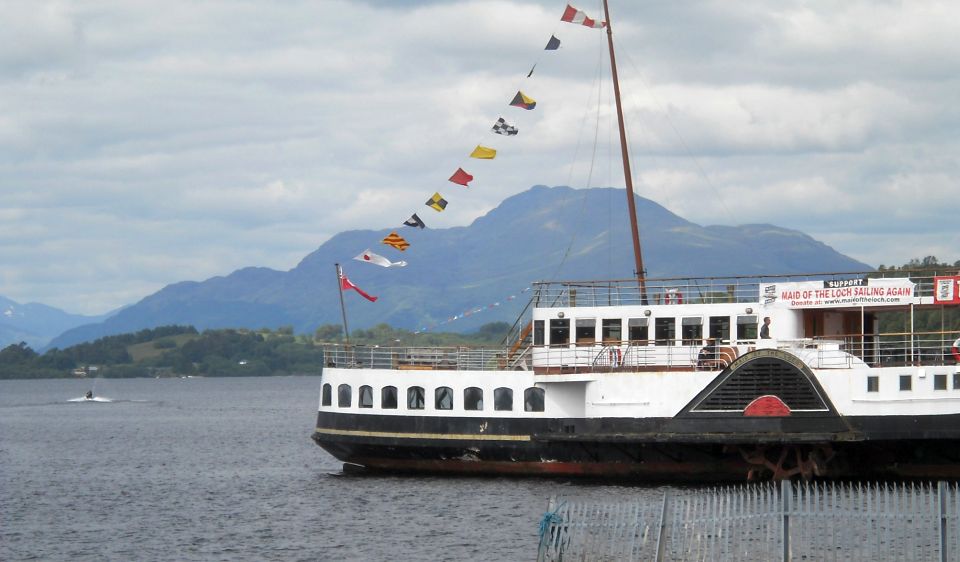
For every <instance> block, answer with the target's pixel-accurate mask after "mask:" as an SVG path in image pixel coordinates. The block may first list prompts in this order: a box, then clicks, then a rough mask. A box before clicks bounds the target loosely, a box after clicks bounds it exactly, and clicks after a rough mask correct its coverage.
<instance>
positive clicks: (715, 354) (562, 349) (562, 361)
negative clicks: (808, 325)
mask: <svg viewBox="0 0 960 562" xmlns="http://www.w3.org/2000/svg"><path fill="white" fill-rule="evenodd" d="M738 343H739V344H740V345H736V344H730V343H729V342H719V343H716V342H712V341H711V340H704V339H696V340H677V341H667V340H664V341H647V340H641V341H606V342H591V343H579V344H563V345H539V346H533V347H532V348H530V355H531V357H532V362H533V366H534V368H539V369H547V370H553V371H557V372H560V373H569V372H612V371H637V370H647V369H658V368H662V369H667V370H710V371H713V370H721V369H723V368H725V367H726V366H727V365H729V364H730V363H731V362H733V361H734V360H735V359H736V358H737V357H738V356H739V355H740V354H741V353H743V350H746V349H747V348H748V347H749V344H751V343H752V340H751V341H747V340H744V341H741V342H738ZM741 348H742V349H741Z"/></svg>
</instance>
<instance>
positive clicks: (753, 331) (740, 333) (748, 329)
mask: <svg viewBox="0 0 960 562" xmlns="http://www.w3.org/2000/svg"><path fill="white" fill-rule="evenodd" d="M737 339H738V340H755V339H757V315H756V314H741V315H740V316H737Z"/></svg>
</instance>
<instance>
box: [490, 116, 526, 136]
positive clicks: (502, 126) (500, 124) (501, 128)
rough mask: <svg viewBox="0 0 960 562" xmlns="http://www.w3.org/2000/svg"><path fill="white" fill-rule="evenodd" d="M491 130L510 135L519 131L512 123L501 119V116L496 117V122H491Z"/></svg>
mask: <svg viewBox="0 0 960 562" xmlns="http://www.w3.org/2000/svg"><path fill="white" fill-rule="evenodd" d="M493 132H494V133H497V134H498V135H506V136H511V135H515V134H517V133H519V132H520V131H518V130H517V128H516V127H514V126H513V125H507V122H506V121H504V120H503V117H501V118H499V119H497V122H496V123H494V124H493Z"/></svg>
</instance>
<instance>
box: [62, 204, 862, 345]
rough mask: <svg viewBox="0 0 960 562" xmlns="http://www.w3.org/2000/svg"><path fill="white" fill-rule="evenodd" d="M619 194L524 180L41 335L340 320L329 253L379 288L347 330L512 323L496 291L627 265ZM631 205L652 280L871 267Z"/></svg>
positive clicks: (771, 234) (765, 229)
mask: <svg viewBox="0 0 960 562" xmlns="http://www.w3.org/2000/svg"><path fill="white" fill-rule="evenodd" d="M623 194H624V192H623V190H622V189H613V188H592V189H583V190H575V189H572V188H569V187H564V186H559V187H546V186H534V187H532V188H530V189H528V190H526V191H523V192H521V193H518V194H516V195H513V196H511V197H508V198H507V199H505V200H504V201H503V202H502V203H501V204H500V205H499V206H497V207H496V208H494V209H492V210H491V211H490V212H488V213H486V214H485V215H483V216H480V217H478V218H476V219H475V220H474V221H473V222H471V224H470V225H468V226H458V227H451V228H445V229H430V228H428V229H424V230H418V229H411V228H405V227H404V228H403V230H400V231H399V232H400V233H401V234H402V235H403V236H405V237H407V238H408V240H409V241H410V242H411V246H410V248H409V249H407V251H405V252H403V253H402V254H401V253H400V252H396V251H395V250H393V249H391V248H388V247H386V246H382V245H380V244H379V241H380V240H381V239H382V238H383V237H384V236H386V235H387V234H388V233H389V232H391V231H392V230H397V229H396V228H393V229H379V230H349V231H343V232H340V233H337V234H335V235H334V236H332V237H331V238H330V239H328V240H327V241H326V242H324V243H323V244H321V245H320V246H319V247H318V248H317V249H316V250H314V251H312V252H310V253H309V254H307V255H306V256H304V258H303V259H302V260H300V262H299V263H298V264H297V265H296V266H295V267H293V268H292V269H290V270H288V271H277V270H273V269H269V268H263V267H245V268H241V269H238V270H236V271H233V272H231V273H229V274H227V275H223V276H216V277H211V278H210V279H207V280H205V281H183V282H179V283H173V284H171V285H168V286H166V287H164V288H163V289H161V290H160V291H158V292H156V293H154V294H152V295H150V296H148V297H145V298H144V299H142V300H141V301H140V302H138V303H136V304H134V305H131V306H130V307H127V308H126V309H124V310H122V311H120V312H119V313H118V314H116V315H114V316H113V317H111V318H109V319H107V320H106V321H104V322H102V323H99V324H93V325H88V326H80V327H77V328H74V329H72V330H69V331H67V332H65V333H64V334H62V335H61V336H59V337H58V338H56V339H54V341H53V342H51V344H50V345H51V347H65V346H67V345H72V344H74V343H79V342H81V341H89V340H92V339H96V338H97V337H102V336H104V335H111V334H117V333H123V332H128V331H135V330H140V329H143V328H148V327H152V326H159V325H164V324H192V325H194V326H196V327H197V328H198V329H201V330H202V329H206V328H224V327H236V328H241V327H246V328H260V327H277V326H281V325H291V326H293V327H294V329H295V330H296V331H297V332H300V333H303V332H310V331H313V330H314V329H315V328H316V327H318V326H320V325H323V324H339V323H341V317H340V316H341V315H340V310H339V301H338V296H337V288H336V280H335V270H334V263H341V264H343V266H344V268H345V270H346V274H347V276H348V277H349V278H350V279H351V280H352V281H353V282H355V283H356V284H357V285H358V286H360V287H362V288H363V289H364V290H365V291H367V292H368V293H371V294H374V295H377V296H379V300H378V302H377V303H368V302H366V301H364V300H362V299H359V298H355V297H356V295H352V292H347V293H345V294H344V298H345V299H346V300H347V302H346V306H347V309H348V321H349V322H350V327H351V328H352V329H354V328H368V327H370V326H373V325H375V324H378V323H381V322H385V323H388V324H390V325H392V326H395V327H398V328H407V329H416V328H421V327H424V326H431V325H434V324H437V323H440V322H444V321H445V320H447V319H448V318H450V317H452V316H454V315H458V314H460V313H462V312H463V311H465V310H472V309H474V308H476V307H487V305H489V304H492V303H497V302H499V303H500V306H496V307H493V308H492V309H486V308H485V310H486V312H485V313H483V314H477V315H475V316H472V317H471V318H468V319H465V320H463V321H458V323H457V326H456V328H457V330H470V329H474V328H476V327H477V326H479V325H480V324H482V323H485V322H492V321H496V320H507V321H512V320H513V319H515V317H516V314H517V313H518V312H519V311H520V310H521V308H522V306H523V304H525V303H523V302H519V301H520V300H521V299H517V300H516V301H509V302H508V301H507V300H506V299H507V297H508V296H509V295H514V294H517V293H518V292H520V291H521V290H523V289H524V288H526V287H529V286H530V283H532V282H534V281H538V280H550V279H578V280H579V279H587V278H592V279H596V278H605V279H625V278H630V277H632V276H633V275H634V274H633V260H632V258H630V257H631V256H632V255H633V249H632V242H631V241H630V234H629V220H628V218H627V216H626V213H625V212H622V210H621V208H622V207H624V205H623ZM636 203H637V216H638V221H639V223H640V229H641V239H642V240H643V243H644V252H645V256H644V261H645V263H646V264H647V265H648V268H649V270H648V272H647V276H648V277H651V278H656V277H685V276H690V277H700V276H728V275H746V276H750V275H768V274H789V273H810V272H817V271H866V270H871V269H873V268H871V267H870V266H868V265H867V264H864V263H861V262H858V261H856V260H853V259H852V258H849V257H847V256H843V255H842V254H840V253H839V252H837V251H836V250H834V249H833V248H830V247H829V246H827V245H826V244H824V243H822V242H819V241H817V240H815V239H813V238H811V237H810V236H808V235H806V234H804V233H802V232H800V231H796V230H790V229H784V228H781V227H777V226H774V225H768V224H756V225H742V226H722V225H712V226H700V225H697V224H696V223H693V222H691V221H688V220H686V219H683V218H682V217H679V216H677V215H675V214H674V213H671V212H670V211H669V210H667V209H666V208H664V207H663V206H661V205H659V204H657V203H655V202H653V201H651V200H649V199H644V198H642V197H636ZM364 248H371V249H372V250H373V251H374V252H376V253H379V254H382V255H385V256H388V257H389V258H390V259H391V260H394V261H396V260H397V259H403V260H405V261H407V262H409V264H410V265H409V266H408V267H405V268H390V269H384V268H380V267H376V266H372V265H369V264H368V265H363V264H359V263H356V262H354V261H353V260H352V257H353V256H355V255H357V254H359V253H360V252H361V251H363V249H364ZM814 270H815V271H814ZM584 272H589V274H586V273H584Z"/></svg>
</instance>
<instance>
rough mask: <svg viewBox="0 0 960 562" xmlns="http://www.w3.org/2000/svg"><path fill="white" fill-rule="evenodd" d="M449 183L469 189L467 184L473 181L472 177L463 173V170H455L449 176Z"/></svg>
mask: <svg viewBox="0 0 960 562" xmlns="http://www.w3.org/2000/svg"><path fill="white" fill-rule="evenodd" d="M450 181H452V182H453V183H456V184H460V185H462V186H464V187H470V186H469V185H467V184H468V183H470V182H472V181H473V176H471V175H470V174H468V173H466V172H464V171H463V168H457V171H456V172H454V173H453V175H452V176H450Z"/></svg>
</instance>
